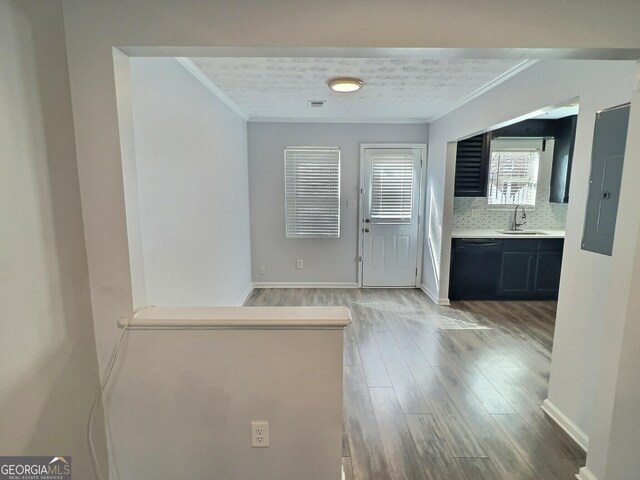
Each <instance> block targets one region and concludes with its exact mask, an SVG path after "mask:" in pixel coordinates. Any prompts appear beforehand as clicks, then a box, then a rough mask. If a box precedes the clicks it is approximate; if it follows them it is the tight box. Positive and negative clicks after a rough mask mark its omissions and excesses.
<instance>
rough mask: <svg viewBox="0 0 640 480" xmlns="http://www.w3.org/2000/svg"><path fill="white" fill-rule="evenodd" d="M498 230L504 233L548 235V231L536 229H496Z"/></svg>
mask: <svg viewBox="0 0 640 480" xmlns="http://www.w3.org/2000/svg"><path fill="white" fill-rule="evenodd" d="M496 232H498V233H501V234H503V235H546V233H544V232H538V231H536V230H496Z"/></svg>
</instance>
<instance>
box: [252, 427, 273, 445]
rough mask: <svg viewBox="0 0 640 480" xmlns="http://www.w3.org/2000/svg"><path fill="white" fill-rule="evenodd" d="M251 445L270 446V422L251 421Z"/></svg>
mask: <svg viewBox="0 0 640 480" xmlns="http://www.w3.org/2000/svg"><path fill="white" fill-rule="evenodd" d="M251 446H252V447H253V448H266V447H268V446H269V422H251Z"/></svg>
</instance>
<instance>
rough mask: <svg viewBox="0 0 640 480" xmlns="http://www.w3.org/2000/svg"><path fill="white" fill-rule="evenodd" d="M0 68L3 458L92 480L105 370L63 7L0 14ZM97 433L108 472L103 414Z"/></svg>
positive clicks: (0, 7)
mask: <svg viewBox="0 0 640 480" xmlns="http://www.w3.org/2000/svg"><path fill="white" fill-rule="evenodd" d="M0 58H2V73H1V74H0V98H1V99H2V100H1V103H2V107H1V108H0V138H1V139H2V140H1V142H0V143H1V144H2V147H1V148H0V172H2V173H1V174H0V204H1V205H2V208H1V209H0V331H1V332H2V333H1V334H0V412H1V413H0V454H1V455H57V454H63V452H64V454H65V455H71V456H72V459H73V460H72V464H73V476H74V478H87V479H88V478H93V473H92V469H91V462H90V459H89V451H88V448H87V444H86V427H87V423H86V422H87V419H88V416H89V410H90V408H91V404H92V403H93V400H94V397H95V394H96V393H97V390H98V364H97V357H96V344H95V338H94V336H93V321H92V320H93V319H92V313H91V301H90V297H89V275H88V271H87V257H86V252H85V244H84V234H83V224H82V212H81V207H80V191H79V185H78V170H77V165H76V151H75V144H74V134H73V117H72V113H71V95H70V89H69V74H68V71H67V57H66V51H65V43H64V29H63V21H62V8H61V4H60V2H59V1H55V0H51V1H47V2H41V1H28V0H16V1H3V2H0ZM96 427H97V428H96V429H95V430H94V433H95V436H94V438H95V440H96V446H97V450H98V454H99V456H100V458H101V462H102V463H103V468H106V447H105V436H104V425H103V422H102V414H101V412H100V411H99V412H98V415H97V418H96Z"/></svg>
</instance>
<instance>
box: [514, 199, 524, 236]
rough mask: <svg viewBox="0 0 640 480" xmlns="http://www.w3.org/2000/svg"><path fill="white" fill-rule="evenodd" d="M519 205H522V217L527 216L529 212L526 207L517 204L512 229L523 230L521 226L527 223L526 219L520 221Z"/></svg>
mask: <svg viewBox="0 0 640 480" xmlns="http://www.w3.org/2000/svg"><path fill="white" fill-rule="evenodd" d="M518 207H520V209H521V210H522V214H521V218H522V219H525V218H527V213H526V212H525V211H524V207H523V206H522V205H520V204H518V205H516V208H514V209H513V221H512V222H511V230H514V231H515V230H521V228H520V227H522V226H523V225H524V224H525V223H527V222H526V220H525V221H524V222H522V223H518Z"/></svg>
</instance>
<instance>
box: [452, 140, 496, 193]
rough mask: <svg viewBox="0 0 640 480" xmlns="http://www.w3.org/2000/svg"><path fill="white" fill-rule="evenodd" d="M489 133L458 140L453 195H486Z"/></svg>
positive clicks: (489, 146)
mask: <svg viewBox="0 0 640 480" xmlns="http://www.w3.org/2000/svg"><path fill="white" fill-rule="evenodd" d="M490 151H491V133H485V134H482V135H477V136H475V137H471V138H468V139H466V140H461V141H459V142H458V146H457V151H456V179H455V189H454V196H456V197H486V196H487V174H488V172H489V154H490Z"/></svg>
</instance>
